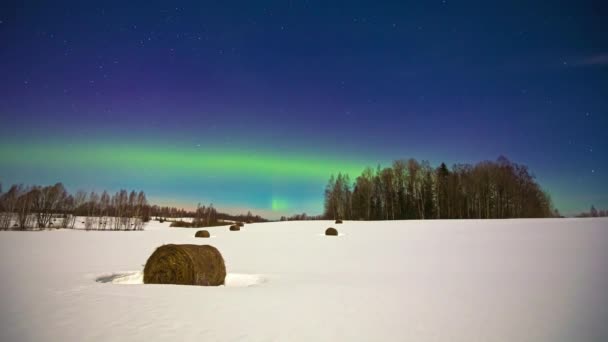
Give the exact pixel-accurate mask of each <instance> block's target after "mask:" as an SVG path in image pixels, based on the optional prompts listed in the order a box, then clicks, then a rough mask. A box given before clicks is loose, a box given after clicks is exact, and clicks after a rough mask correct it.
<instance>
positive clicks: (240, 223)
mask: <svg viewBox="0 0 608 342" xmlns="http://www.w3.org/2000/svg"><path fill="white" fill-rule="evenodd" d="M236 225H237V226H239V227H243V226H244V225H245V224H244V223H243V222H237V223H236Z"/></svg>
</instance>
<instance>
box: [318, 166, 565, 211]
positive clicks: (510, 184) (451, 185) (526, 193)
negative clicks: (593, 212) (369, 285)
mask: <svg viewBox="0 0 608 342" xmlns="http://www.w3.org/2000/svg"><path fill="white" fill-rule="evenodd" d="M324 216H325V218H327V219H338V218H340V219H347V220H404V219H490V218H522V217H529V218H534V217H554V216H559V213H558V212H557V210H555V209H554V208H553V204H552V202H551V198H550V197H549V195H548V194H547V193H546V192H544V191H543V190H542V189H541V187H540V186H539V185H538V183H536V181H535V177H534V176H533V175H532V174H531V172H530V171H529V170H528V167H526V166H525V165H519V164H516V163H513V162H511V161H509V160H508V159H507V158H505V157H500V158H498V160H497V161H495V162H493V161H484V162H480V163H477V164H475V165H470V164H456V165H454V166H453V167H452V168H451V169H450V168H448V167H447V166H446V165H445V163H441V165H440V166H439V167H437V168H433V167H432V166H431V165H430V164H429V162H427V161H422V162H418V161H417V160H415V159H409V160H396V161H394V162H393V164H392V166H390V167H385V168H381V167H380V166H378V167H377V168H376V169H375V170H374V169H372V168H370V167H367V168H365V169H364V170H363V172H362V173H361V175H360V176H358V177H357V178H356V179H355V180H354V182H351V180H350V177H349V176H348V175H344V174H341V173H339V174H338V175H337V176H334V175H332V176H331V177H330V179H329V182H328V183H327V186H326V188H325V205H324Z"/></svg>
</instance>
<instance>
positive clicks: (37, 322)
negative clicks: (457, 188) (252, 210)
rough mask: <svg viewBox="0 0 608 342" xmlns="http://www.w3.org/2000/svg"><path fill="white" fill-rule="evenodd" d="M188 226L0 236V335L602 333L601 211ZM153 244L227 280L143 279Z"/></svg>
mask: <svg viewBox="0 0 608 342" xmlns="http://www.w3.org/2000/svg"><path fill="white" fill-rule="evenodd" d="M330 225H332V226H335V227H337V228H338V229H339V231H340V233H341V234H342V235H341V236H338V237H325V236H323V235H321V234H322V233H323V231H324V230H325V228H327V227H328V226H330ZM195 231H196V229H180V228H168V223H164V224H160V223H158V222H151V223H150V224H149V226H148V227H147V228H146V231H141V232H94V231H93V232H85V231H73V230H59V231H43V232H0V267H1V268H0V274H2V279H1V280H0V308H1V311H0V341H404V340H409V341H568V342H569V341H608V326H607V325H606V322H608V220H607V219H562V220H559V219H552V220H505V221H398V222H345V223H344V224H342V225H333V223H330V222H323V221H316V222H289V223H264V224H251V225H245V228H244V229H243V230H241V231H240V232H230V231H228V227H214V228H210V229H209V231H210V232H211V235H212V236H213V237H212V238H211V239H195V238H194V233H195ZM165 243H200V244H204V243H208V244H212V245H214V246H216V247H217V248H218V249H219V250H220V251H221V252H222V254H223V255H224V259H225V260H226V266H227V269H228V277H227V280H226V281H227V285H226V286H222V287H195V286H174V285H142V284H141V273H140V272H141V270H142V269H143V264H144V263H145V262H146V259H147V258H148V256H149V255H150V254H151V253H152V252H153V251H154V249H155V248H156V247H158V246H160V245H162V244H165Z"/></svg>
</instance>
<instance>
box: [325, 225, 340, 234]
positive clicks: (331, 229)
mask: <svg viewBox="0 0 608 342" xmlns="http://www.w3.org/2000/svg"><path fill="white" fill-rule="evenodd" d="M325 235H328V236H338V230H336V228H332V227H329V228H327V229H326V230H325Z"/></svg>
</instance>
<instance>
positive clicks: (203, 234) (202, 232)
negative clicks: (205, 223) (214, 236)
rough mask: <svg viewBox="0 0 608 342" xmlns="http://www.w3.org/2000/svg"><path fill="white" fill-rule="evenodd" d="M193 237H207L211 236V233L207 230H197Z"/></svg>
mask: <svg viewBox="0 0 608 342" xmlns="http://www.w3.org/2000/svg"><path fill="white" fill-rule="evenodd" d="M194 237H198V238H208V237H211V234H209V232H208V231H206V230H199V231H198V232H196V234H194Z"/></svg>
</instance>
